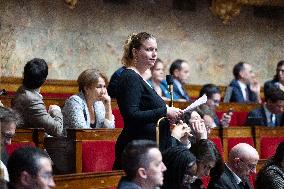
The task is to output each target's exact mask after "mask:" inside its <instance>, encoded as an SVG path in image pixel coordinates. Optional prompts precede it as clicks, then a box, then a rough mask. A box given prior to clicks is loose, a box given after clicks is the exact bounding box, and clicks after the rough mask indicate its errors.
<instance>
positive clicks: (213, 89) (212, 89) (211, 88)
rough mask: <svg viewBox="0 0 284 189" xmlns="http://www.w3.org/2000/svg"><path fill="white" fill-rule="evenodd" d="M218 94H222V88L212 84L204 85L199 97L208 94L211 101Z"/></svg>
mask: <svg viewBox="0 0 284 189" xmlns="http://www.w3.org/2000/svg"><path fill="white" fill-rule="evenodd" d="M216 93H218V94H221V91H220V88H219V87H218V86H216V85H214V84H211V83H210V84H206V85H203V87H202V88H201V90H200V93H199V97H201V96H202V95H204V94H206V96H207V98H209V99H210V98H212V96H213V95H214V94H216Z"/></svg>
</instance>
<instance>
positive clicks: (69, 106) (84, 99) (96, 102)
mask: <svg viewBox="0 0 284 189" xmlns="http://www.w3.org/2000/svg"><path fill="white" fill-rule="evenodd" d="M77 82H78V85H79V91H80V93H79V94H76V95H73V96H71V97H70V98H69V99H67V100H66V101H65V104H64V107H63V111H62V112H63V116H64V128H65V129H66V128H81V129H88V128H114V116H113V114H112V110H111V98H110V96H109V95H108V93H107V90H106V84H107V78H106V76H105V75H104V74H103V73H101V72H99V71H98V70H96V69H88V70H85V71H84V72H82V73H81V74H80V76H79V77H78V80H77Z"/></svg>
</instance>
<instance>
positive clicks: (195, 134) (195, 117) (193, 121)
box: [183, 109, 208, 143]
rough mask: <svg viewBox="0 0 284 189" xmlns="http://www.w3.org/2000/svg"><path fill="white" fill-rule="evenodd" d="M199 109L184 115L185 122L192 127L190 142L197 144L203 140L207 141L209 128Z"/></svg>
mask: <svg viewBox="0 0 284 189" xmlns="http://www.w3.org/2000/svg"><path fill="white" fill-rule="evenodd" d="M197 111H198V109H194V110H191V111H189V112H186V113H184V117H183V121H184V122H185V123H186V124H187V125H188V126H189V127H190V131H191V132H190V134H191V136H190V138H189V140H190V142H191V143H196V142H197V141H199V140H201V139H207V138H208V135H207V128H206V125H205V122H204V120H203V119H202V118H201V116H200V115H199V113H198V112H197Z"/></svg>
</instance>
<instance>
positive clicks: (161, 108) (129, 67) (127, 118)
mask: <svg viewBox="0 0 284 189" xmlns="http://www.w3.org/2000/svg"><path fill="white" fill-rule="evenodd" d="M156 59H157V42H156V39H155V38H154V37H153V36H152V35H151V34H148V33H146V32H141V33H138V34H133V35H130V36H129V37H128V39H127V40H126V42H125V44H124V54H123V58H122V63H123V64H124V65H125V66H126V69H125V70H124V71H123V72H122V75H121V77H120V80H119V82H118V86H117V97H116V98H117V103H118V106H119V109H120V111H121V114H122V116H123V119H124V128H123V130H122V132H121V134H120V136H119V137H118V139H117V142H116V146H115V158H116V159H115V163H114V166H113V168H114V169H121V154H122V151H123V149H124V147H125V146H126V145H127V144H128V143H129V142H130V141H132V140H135V139H149V140H156V135H155V126H156V123H157V121H158V120H159V119H160V118H161V117H165V116H167V117H168V118H169V119H176V118H178V117H180V116H181V115H182V111H181V110H180V109H177V108H174V107H167V106H166V104H165V102H164V101H163V99H162V98H161V97H160V96H159V95H158V94H157V93H156V92H155V91H154V90H153V88H152V87H151V86H150V85H149V84H148V83H147V82H146V81H145V80H144V79H143V78H142V75H143V74H144V73H145V71H146V70H147V69H150V68H151V67H152V66H154V64H155V62H156ZM160 139H161V137H160ZM161 140H164V139H163V138H162V139H161ZM165 140H167V139H165Z"/></svg>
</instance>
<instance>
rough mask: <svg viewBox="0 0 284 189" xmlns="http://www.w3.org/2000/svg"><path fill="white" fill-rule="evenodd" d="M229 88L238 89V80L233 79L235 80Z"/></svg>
mask: <svg viewBox="0 0 284 189" xmlns="http://www.w3.org/2000/svg"><path fill="white" fill-rule="evenodd" d="M229 86H230V87H237V86H239V83H238V80H236V79H233V80H232V81H231V82H230V84H229Z"/></svg>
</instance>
